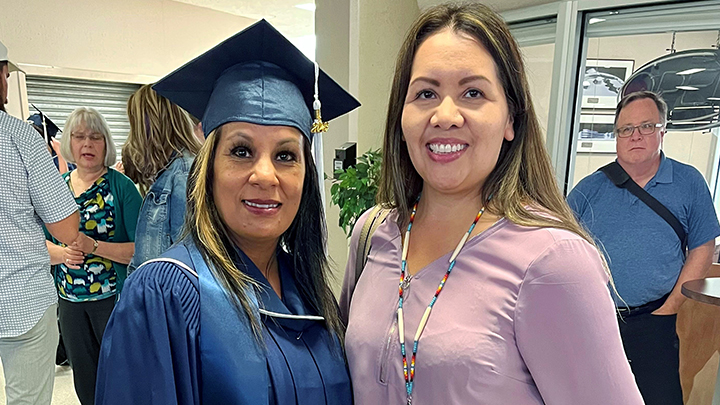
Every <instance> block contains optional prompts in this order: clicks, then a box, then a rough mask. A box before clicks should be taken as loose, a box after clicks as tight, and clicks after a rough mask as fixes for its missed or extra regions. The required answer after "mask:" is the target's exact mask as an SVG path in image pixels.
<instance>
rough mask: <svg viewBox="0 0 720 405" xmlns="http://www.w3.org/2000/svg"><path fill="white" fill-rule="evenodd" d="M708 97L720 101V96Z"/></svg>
mask: <svg viewBox="0 0 720 405" xmlns="http://www.w3.org/2000/svg"><path fill="white" fill-rule="evenodd" d="M707 99H708V100H712V101H720V97H708V98H707Z"/></svg>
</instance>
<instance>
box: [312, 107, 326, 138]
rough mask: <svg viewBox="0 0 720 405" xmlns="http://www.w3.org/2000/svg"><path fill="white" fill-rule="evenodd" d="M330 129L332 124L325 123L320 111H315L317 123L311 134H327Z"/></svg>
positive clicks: (314, 122) (314, 124)
mask: <svg viewBox="0 0 720 405" xmlns="http://www.w3.org/2000/svg"><path fill="white" fill-rule="evenodd" d="M329 127H330V124H328V123H327V122H323V120H322V116H321V115H320V110H315V121H313V125H312V128H310V132H312V133H313V134H319V133H320V132H327V130H328V128H329Z"/></svg>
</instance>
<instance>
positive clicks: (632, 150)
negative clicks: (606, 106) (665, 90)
mask: <svg viewBox="0 0 720 405" xmlns="http://www.w3.org/2000/svg"><path fill="white" fill-rule="evenodd" d="M662 122H663V121H662V119H661V118H660V112H659V111H658V107H657V105H656V104H655V101H653V100H651V99H649V98H641V99H638V100H635V101H632V102H631V103H630V104H628V105H626V106H625V107H623V109H622V110H620V114H618V119H617V124H616V127H617V128H622V127H626V126H638V125H641V124H645V123H650V124H658V123H662ZM664 135H665V128H657V129H656V130H655V131H654V132H653V133H652V134H650V135H640V131H638V129H637V128H636V129H635V130H634V131H633V133H632V135H630V136H629V137H628V138H620V137H617V144H616V145H617V146H616V147H617V155H618V161H619V162H620V163H622V164H623V165H629V166H632V165H637V164H645V163H650V162H653V161H654V160H658V161H659V159H660V147H661V146H662V140H663V136H664Z"/></svg>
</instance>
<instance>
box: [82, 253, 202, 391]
mask: <svg viewBox="0 0 720 405" xmlns="http://www.w3.org/2000/svg"><path fill="white" fill-rule="evenodd" d="M199 313H200V296H199V293H198V291H197V287H196V286H195V285H194V284H193V282H192V281H191V280H190V279H189V277H188V276H187V275H186V274H185V273H184V272H183V271H182V270H180V269H179V268H178V267H177V266H175V265H174V264H171V263H162V262H158V263H151V264H148V265H145V266H142V267H141V268H140V269H138V271H136V272H135V273H134V274H133V277H131V278H130V279H129V280H128V281H127V283H126V285H125V289H124V290H123V294H122V296H121V298H120V300H119V301H118V303H117V304H116V306H115V309H114V310H113V313H112V315H111V316H110V320H109V322H108V324H107V328H106V329H105V334H104V336H103V342H102V348H101V350H100V359H99V365H98V372H97V387H96V391H95V397H96V400H95V401H96V402H95V403H96V404H104V405H113V404H118V405H120V404H123V405H124V404H181V405H190V404H199V403H200V388H199V382H198V377H199V374H200V373H199V361H198V359H199V351H198V333H199V317H200V314H199Z"/></svg>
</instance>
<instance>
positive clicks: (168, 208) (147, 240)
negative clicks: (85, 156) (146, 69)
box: [122, 84, 201, 275]
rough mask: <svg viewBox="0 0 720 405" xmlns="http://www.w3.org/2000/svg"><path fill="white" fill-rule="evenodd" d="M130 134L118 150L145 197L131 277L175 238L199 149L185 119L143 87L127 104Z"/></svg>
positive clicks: (173, 241)
mask: <svg viewBox="0 0 720 405" xmlns="http://www.w3.org/2000/svg"><path fill="white" fill-rule="evenodd" d="M127 111H128V118H129V119H130V134H129V135H128V138H127V141H126V142H125V145H124V146H123V149H122V159H123V166H124V168H125V174H126V175H127V176H128V177H129V178H130V180H132V181H133V182H134V183H135V184H137V185H138V187H139V188H140V193H141V194H143V195H144V197H145V199H144V201H143V205H142V208H141V209H140V216H139V220H138V226H137V228H136V229H135V253H134V254H133V257H132V260H130V264H129V265H128V275H130V274H131V273H132V272H133V271H134V270H135V269H136V268H137V267H138V266H139V265H141V264H142V263H144V262H145V261H146V260H149V259H154V258H156V257H159V256H160V255H161V254H162V253H163V252H164V251H166V250H167V249H168V248H169V247H170V246H171V245H172V244H173V243H175V242H177V241H178V240H179V239H180V230H181V228H182V224H183V221H184V219H185V203H186V201H187V195H186V187H187V178H188V173H189V172H190V165H192V162H193V159H194V158H195V155H197V153H198V151H199V150H200V146H201V144H200V142H199V141H198V139H197V138H196V137H195V135H194V134H193V127H192V121H191V120H190V116H189V115H188V113H186V112H185V111H184V110H183V109H181V108H180V107H178V106H177V105H176V104H173V103H172V102H170V100H168V99H166V98H165V97H163V96H161V95H159V94H157V93H156V92H155V90H153V89H152V86H151V85H149V84H146V85H144V86H142V87H140V89H139V90H138V91H136V92H135V93H134V94H133V95H132V96H130V99H129V100H128V108H127Z"/></svg>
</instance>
